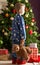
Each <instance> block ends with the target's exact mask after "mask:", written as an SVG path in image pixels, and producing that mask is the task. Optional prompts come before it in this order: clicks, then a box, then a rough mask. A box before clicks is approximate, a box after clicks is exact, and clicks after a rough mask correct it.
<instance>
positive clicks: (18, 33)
mask: <svg viewBox="0 0 40 65" xmlns="http://www.w3.org/2000/svg"><path fill="white" fill-rule="evenodd" d="M11 39H12V43H13V44H20V40H22V39H24V40H26V31H25V23H24V19H23V17H22V16H21V15H19V14H16V16H15V17H14V20H13V21H12V31H11Z"/></svg>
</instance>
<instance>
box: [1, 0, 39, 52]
mask: <svg viewBox="0 0 40 65" xmlns="http://www.w3.org/2000/svg"><path fill="white" fill-rule="evenodd" d="M17 2H21V3H24V4H25V6H26V7H25V14H24V15H23V17H24V20H25V28H26V44H27V45H29V44H30V43H39V40H38V39H37V37H38V36H39V34H38V32H37V29H38V28H37V26H36V20H35V18H34V14H33V11H32V8H31V5H30V3H29V1H28V0H7V5H6V7H5V4H4V6H3V7H4V8H3V9H2V12H1V13H0V48H8V49H9V51H10V50H11V45H12V44H11V38H10V37H11V30H12V25H11V24H12V20H13V19H14V16H15V14H16V10H15V4H16V3H17Z"/></svg>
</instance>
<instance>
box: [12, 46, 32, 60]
mask: <svg viewBox="0 0 40 65" xmlns="http://www.w3.org/2000/svg"><path fill="white" fill-rule="evenodd" d="M14 52H15V53H16V54H17V57H18V58H21V57H22V58H24V59H26V60H28V58H29V56H28V55H30V54H31V52H32V51H31V49H30V48H29V47H25V46H19V45H12V53H14Z"/></svg>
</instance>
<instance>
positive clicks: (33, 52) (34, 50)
mask: <svg viewBox="0 0 40 65" xmlns="http://www.w3.org/2000/svg"><path fill="white" fill-rule="evenodd" d="M31 50H32V53H31V56H30V57H31V58H32V59H34V60H35V59H38V48H31Z"/></svg>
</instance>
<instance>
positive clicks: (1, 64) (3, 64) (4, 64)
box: [0, 61, 40, 65]
mask: <svg viewBox="0 0 40 65" xmlns="http://www.w3.org/2000/svg"><path fill="white" fill-rule="evenodd" d="M0 65H14V64H12V61H0ZM21 65H40V63H35V62H34V63H26V64H21Z"/></svg>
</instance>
